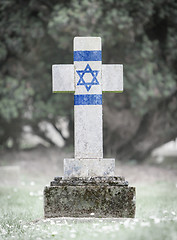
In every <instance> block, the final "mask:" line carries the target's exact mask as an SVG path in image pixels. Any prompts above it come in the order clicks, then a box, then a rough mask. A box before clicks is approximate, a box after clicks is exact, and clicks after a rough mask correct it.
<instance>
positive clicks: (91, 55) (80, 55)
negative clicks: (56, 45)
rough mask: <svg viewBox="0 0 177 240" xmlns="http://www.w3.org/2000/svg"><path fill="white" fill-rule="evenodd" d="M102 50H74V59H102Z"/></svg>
mask: <svg viewBox="0 0 177 240" xmlns="http://www.w3.org/2000/svg"><path fill="white" fill-rule="evenodd" d="M101 60H102V54H101V51H74V61H101Z"/></svg>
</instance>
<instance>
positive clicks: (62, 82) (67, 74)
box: [52, 64, 74, 93]
mask: <svg viewBox="0 0 177 240" xmlns="http://www.w3.org/2000/svg"><path fill="white" fill-rule="evenodd" d="M52 91H53V92H54V93H57V92H74V65H73V64H55V65H52Z"/></svg>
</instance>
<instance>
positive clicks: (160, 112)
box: [0, 0, 177, 161]
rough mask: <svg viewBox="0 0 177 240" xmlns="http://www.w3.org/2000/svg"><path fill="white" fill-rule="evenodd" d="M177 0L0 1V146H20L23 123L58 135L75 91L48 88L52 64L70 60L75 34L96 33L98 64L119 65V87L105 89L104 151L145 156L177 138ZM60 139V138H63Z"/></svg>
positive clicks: (69, 112)
mask: <svg viewBox="0 0 177 240" xmlns="http://www.w3.org/2000/svg"><path fill="white" fill-rule="evenodd" d="M176 26H177V3H176V1H175V0H151V1H142V0H136V1H132V0H120V1H119V0H117V1H116V0H82V1H81V0H72V1H64V0H63V1H57V0H53V1H51V0H45V1H44V0H38V1H37V0H26V1H24V0H8V1H6V0H4V1H3V0H2V1H1V2H0V69H1V71H0V144H1V146H2V147H6V146H7V141H8V139H9V138H11V139H13V146H14V147H16V148H18V146H19V140H20V136H21V134H22V131H23V126H25V125H29V126H31V127H32V129H33V131H34V132H35V133H36V134H38V135H39V136H41V137H43V138H44V139H45V140H46V141H49V142H50V144H54V143H53V142H52V140H51V139H48V137H47V136H46V134H45V131H42V130H41V128H39V123H40V122H41V121H44V120H45V121H48V122H50V123H51V124H53V126H54V127H55V128H56V129H57V130H58V132H59V133H60V134H61V135H62V132H61V129H60V127H59V126H58V125H57V121H58V117H65V118H66V119H68V120H69V130H70V136H71V138H70V139H69V140H68V139H65V140H66V145H68V144H71V143H72V141H73V95H72V94H52V92H51V64H53V63H72V45H73V44H72V41H73V38H74V37H75V36H100V37H102V42H103V62H104V63H122V64H124V89H125V90H124V93H123V94H113V93H106V94H104V145H105V146H104V150H105V153H107V154H110V153H111V154H112V155H116V156H117V157H118V158H119V159H137V160H140V161H141V160H143V159H144V158H146V157H147V156H148V155H149V153H150V152H151V151H152V150H153V149H154V148H155V147H158V146H160V145H161V144H163V143H165V142H167V141H170V140H172V139H174V138H176V137H177V124H176V122H177V68H176V66H177V35H176ZM63 138H64V136H63Z"/></svg>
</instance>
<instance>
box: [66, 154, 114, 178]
mask: <svg viewBox="0 0 177 240" xmlns="http://www.w3.org/2000/svg"><path fill="white" fill-rule="evenodd" d="M114 169H115V159H111V158H110V159H109V158H103V159H73V158H71V159H64V176H65V177H66V178H71V177H93V176H114Z"/></svg>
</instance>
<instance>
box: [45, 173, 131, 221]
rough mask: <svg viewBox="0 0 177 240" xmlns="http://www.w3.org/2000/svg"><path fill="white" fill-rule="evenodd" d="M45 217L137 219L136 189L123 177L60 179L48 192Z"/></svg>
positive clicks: (52, 183) (55, 179)
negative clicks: (135, 217)
mask: <svg viewBox="0 0 177 240" xmlns="http://www.w3.org/2000/svg"><path fill="white" fill-rule="evenodd" d="M44 215H45V217H47V218H53V217H98V218H99V217H102V218H110V217H111V218H133V217H134V216H135V188H134V187H129V186H128V182H127V181H125V179H124V178H123V177H91V178H77V177H73V178H68V179H66V178H61V177H56V178H54V181H52V182H51V184H50V186H46V187H45V189H44Z"/></svg>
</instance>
